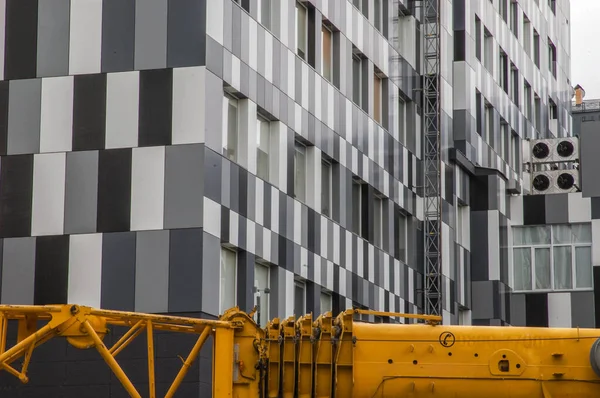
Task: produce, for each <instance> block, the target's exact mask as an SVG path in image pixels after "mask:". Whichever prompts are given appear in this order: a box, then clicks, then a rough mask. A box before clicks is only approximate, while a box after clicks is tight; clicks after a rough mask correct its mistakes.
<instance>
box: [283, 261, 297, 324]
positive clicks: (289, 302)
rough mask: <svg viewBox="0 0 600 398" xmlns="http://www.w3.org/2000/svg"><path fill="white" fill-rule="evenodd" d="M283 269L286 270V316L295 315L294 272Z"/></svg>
mask: <svg viewBox="0 0 600 398" xmlns="http://www.w3.org/2000/svg"><path fill="white" fill-rule="evenodd" d="M282 271H283V272H285V292H286V296H285V297H284V300H285V317H286V318H289V317H290V316H293V315H294V297H295V296H294V292H295V285H294V274H292V273H291V272H289V271H287V270H283V269H282Z"/></svg>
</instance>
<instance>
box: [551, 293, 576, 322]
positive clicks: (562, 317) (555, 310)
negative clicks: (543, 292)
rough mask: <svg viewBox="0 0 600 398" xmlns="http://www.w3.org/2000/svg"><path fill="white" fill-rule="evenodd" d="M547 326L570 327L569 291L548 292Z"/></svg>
mask: <svg viewBox="0 0 600 398" xmlns="http://www.w3.org/2000/svg"><path fill="white" fill-rule="evenodd" d="M548 326H549V327H551V328H570V327H571V326H572V325H571V293H548Z"/></svg>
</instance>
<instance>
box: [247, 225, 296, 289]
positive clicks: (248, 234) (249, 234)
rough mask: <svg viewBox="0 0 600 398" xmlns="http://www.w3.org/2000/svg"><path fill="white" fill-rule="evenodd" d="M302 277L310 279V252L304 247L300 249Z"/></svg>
mask: <svg viewBox="0 0 600 398" xmlns="http://www.w3.org/2000/svg"><path fill="white" fill-rule="evenodd" d="M248 235H250V234H248ZM300 276H301V277H303V278H304V279H308V250H306V249H305V248H303V247H300Z"/></svg>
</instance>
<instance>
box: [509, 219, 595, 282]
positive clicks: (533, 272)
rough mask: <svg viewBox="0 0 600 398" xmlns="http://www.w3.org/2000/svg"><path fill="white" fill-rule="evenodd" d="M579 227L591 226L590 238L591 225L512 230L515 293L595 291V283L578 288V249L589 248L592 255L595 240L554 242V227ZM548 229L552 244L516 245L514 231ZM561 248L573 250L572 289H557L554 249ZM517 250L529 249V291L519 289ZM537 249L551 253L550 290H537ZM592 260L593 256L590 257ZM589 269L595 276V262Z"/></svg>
mask: <svg viewBox="0 0 600 398" xmlns="http://www.w3.org/2000/svg"><path fill="white" fill-rule="evenodd" d="M567 225H568V226H569V227H572V226H577V225H589V227H590V236H591V234H592V233H593V231H592V228H591V224H590V223H570V224H547V225H528V226H514V227H513V228H512V229H513V231H512V234H513V241H512V242H511V246H510V255H511V258H512V272H511V287H512V289H513V292H514V293H532V292H536V293H550V292H571V291H592V290H593V289H594V287H593V283H592V285H591V286H584V287H578V286H577V248H582V247H583V248H589V249H590V253H591V251H592V246H593V238H590V242H583V243H582V242H570V243H555V242H554V227H556V226H567ZM540 226H541V227H548V228H549V230H550V234H549V242H550V243H535V244H527V245H522V244H518V245H517V244H515V243H514V230H515V229H517V228H519V229H526V228H536V227H540ZM559 247H569V248H571V287H569V288H557V287H555V279H554V278H555V270H554V249H555V248H559ZM515 249H529V253H530V259H531V275H530V276H531V286H530V287H529V288H528V289H517V288H516V280H515V275H516V273H517V271H518V268H517V264H516V262H515ZM536 249H548V250H549V252H550V257H549V261H550V288H539V289H538V288H536V286H535V283H536V279H535V278H536V270H535V268H536V262H535V261H536ZM590 259H591V256H590ZM589 268H590V270H591V273H592V275H593V261H590V264H589Z"/></svg>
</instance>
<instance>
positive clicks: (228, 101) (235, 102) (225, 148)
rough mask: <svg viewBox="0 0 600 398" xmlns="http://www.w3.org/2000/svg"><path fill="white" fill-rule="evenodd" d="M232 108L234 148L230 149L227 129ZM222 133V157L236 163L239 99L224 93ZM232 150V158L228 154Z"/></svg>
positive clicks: (238, 139)
mask: <svg viewBox="0 0 600 398" xmlns="http://www.w3.org/2000/svg"><path fill="white" fill-rule="evenodd" d="M231 106H233V107H234V108H235V121H236V129H235V148H233V149H232V148H230V144H231V143H230V138H231V137H230V129H229V109H230V107H231ZM223 124H224V128H223V132H222V137H221V141H222V142H221V147H222V148H221V150H222V154H223V156H224V157H225V158H226V159H228V160H229V161H232V162H235V163H237V162H238V160H239V147H240V107H239V99H238V98H236V97H234V96H233V95H231V94H229V93H227V92H224V93H223ZM230 150H233V156H231V155H230V154H229V151H230Z"/></svg>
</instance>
